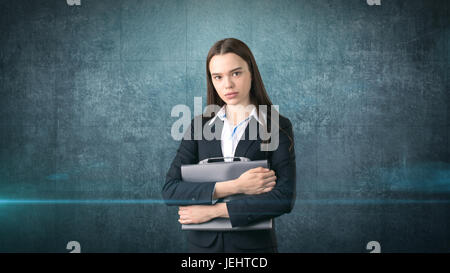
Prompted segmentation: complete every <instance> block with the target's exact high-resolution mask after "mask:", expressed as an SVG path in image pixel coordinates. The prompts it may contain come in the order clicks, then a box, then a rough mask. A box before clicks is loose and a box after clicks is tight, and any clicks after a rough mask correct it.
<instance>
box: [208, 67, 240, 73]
mask: <svg viewBox="0 0 450 273" xmlns="http://www.w3.org/2000/svg"><path fill="white" fill-rule="evenodd" d="M239 69H242V67H240V66H239V67H236V68H234V69H231V70H230V71H229V72H233V71H235V70H239ZM220 74H222V73H211V75H220Z"/></svg>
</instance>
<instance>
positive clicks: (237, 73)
mask: <svg viewBox="0 0 450 273" xmlns="http://www.w3.org/2000/svg"><path fill="white" fill-rule="evenodd" d="M234 74H236V76H237V75H239V74H241V72H234V73H233V75H234Z"/></svg>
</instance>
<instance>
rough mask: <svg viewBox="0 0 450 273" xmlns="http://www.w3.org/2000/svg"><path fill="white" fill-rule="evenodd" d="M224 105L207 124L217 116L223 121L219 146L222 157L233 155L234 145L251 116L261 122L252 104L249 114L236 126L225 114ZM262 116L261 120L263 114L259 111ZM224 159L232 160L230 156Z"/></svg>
mask: <svg viewBox="0 0 450 273" xmlns="http://www.w3.org/2000/svg"><path fill="white" fill-rule="evenodd" d="M225 107H226V105H224V106H222V108H220V110H219V112H218V113H217V114H216V115H215V116H214V117H213V118H212V119H211V121H210V122H209V125H211V124H212V123H213V122H214V121H215V119H216V118H217V117H219V118H220V119H221V120H222V121H223V122H224V123H223V129H222V135H221V141H220V143H221V146H222V156H223V157H234V153H235V152H236V147H237V145H238V143H239V140H240V139H241V137H242V135H243V134H244V132H245V129H246V128H247V125H248V122H249V121H250V119H251V117H252V116H253V117H254V118H255V119H256V120H257V121H258V122H259V123H260V124H261V125H263V123H262V122H261V121H260V119H259V118H258V115H257V114H256V107H255V106H253V109H252V111H251V113H250V115H249V116H248V117H247V118H245V119H244V120H242V121H240V122H239V123H238V124H236V126H234V125H233V123H232V121H230V120H228V118H227V114H226V111H225ZM261 114H262V116H263V120H264V121H265V116H264V114H263V113H261ZM225 161H227V162H230V161H233V159H232V158H229V159H225Z"/></svg>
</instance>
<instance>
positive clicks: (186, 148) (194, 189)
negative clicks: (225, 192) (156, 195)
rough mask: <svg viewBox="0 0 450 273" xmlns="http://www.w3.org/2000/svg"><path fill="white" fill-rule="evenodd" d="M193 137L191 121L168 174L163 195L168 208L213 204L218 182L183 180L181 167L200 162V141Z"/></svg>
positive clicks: (192, 123) (192, 122)
mask: <svg viewBox="0 0 450 273" xmlns="http://www.w3.org/2000/svg"><path fill="white" fill-rule="evenodd" d="M199 118H201V116H200V117H199ZM200 124H201V123H200ZM189 133H190V135H189ZM193 137H194V120H192V121H191V125H190V126H189V128H188V130H186V133H185V135H184V137H183V139H182V140H181V143H180V146H179V148H178V150H177V154H176V156H175V158H174V159H173V161H172V164H171V165H170V168H169V170H168V172H167V174H166V180H165V183H164V186H163V188H162V191H161V193H162V197H163V200H164V202H165V203H166V205H168V206H184V205H211V204H213V200H212V197H213V191H214V188H215V185H216V182H202V183H195V182H186V181H182V180H181V165H183V164H197V163H198V161H199V159H198V147H197V145H198V141H197V140H194V139H193Z"/></svg>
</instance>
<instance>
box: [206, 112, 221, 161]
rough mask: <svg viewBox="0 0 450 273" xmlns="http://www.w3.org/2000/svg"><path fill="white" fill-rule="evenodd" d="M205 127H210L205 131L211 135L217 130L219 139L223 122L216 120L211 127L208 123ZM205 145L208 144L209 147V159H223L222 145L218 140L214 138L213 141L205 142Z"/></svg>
mask: <svg viewBox="0 0 450 273" xmlns="http://www.w3.org/2000/svg"><path fill="white" fill-rule="evenodd" d="M216 125H217V126H216ZM206 126H208V127H211V128H207V130H210V131H211V132H212V133H215V131H216V130H218V132H217V135H218V136H219V137H220V136H221V135H222V129H223V121H222V120H221V119H220V118H216V119H215V120H214V122H213V123H212V124H211V125H209V121H208V123H207V124H206ZM206 143H208V146H209V151H208V154H209V158H212V157H223V152H222V144H221V141H220V139H216V138H214V139H213V140H210V141H206Z"/></svg>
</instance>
